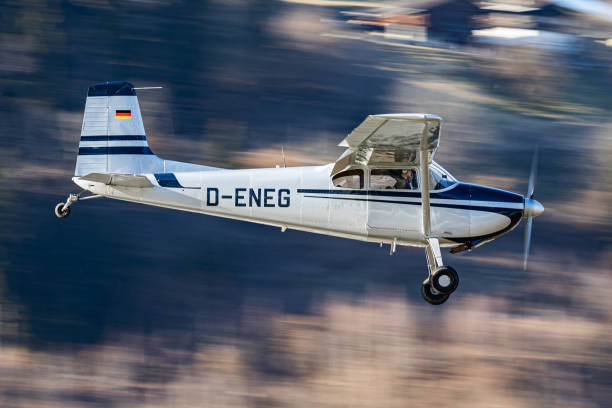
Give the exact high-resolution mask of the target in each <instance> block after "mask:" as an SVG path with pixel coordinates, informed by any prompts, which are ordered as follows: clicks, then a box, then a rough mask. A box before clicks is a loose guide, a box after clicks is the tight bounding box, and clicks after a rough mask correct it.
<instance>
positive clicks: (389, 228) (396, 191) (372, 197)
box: [368, 169, 421, 236]
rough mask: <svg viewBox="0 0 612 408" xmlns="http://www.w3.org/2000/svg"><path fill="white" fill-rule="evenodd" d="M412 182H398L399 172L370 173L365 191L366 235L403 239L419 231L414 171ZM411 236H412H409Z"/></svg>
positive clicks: (381, 171)
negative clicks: (366, 197)
mask: <svg viewBox="0 0 612 408" xmlns="http://www.w3.org/2000/svg"><path fill="white" fill-rule="evenodd" d="M410 171H411V172H414V173H413V174H414V175H413V177H414V181H413V182H412V183H410V182H407V181H406V180H405V179H404V178H402V169H372V170H371V171H370V180H369V181H370V183H369V189H368V231H369V233H370V234H373V235H396V236H403V235H406V234H407V233H408V234H409V233H410V232H415V231H420V229H421V205H420V203H421V198H420V197H421V194H420V191H419V189H418V188H419V185H420V183H419V182H418V171H417V170H416V169H410ZM409 235H412V234H409Z"/></svg>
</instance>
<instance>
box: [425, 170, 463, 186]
mask: <svg viewBox="0 0 612 408" xmlns="http://www.w3.org/2000/svg"><path fill="white" fill-rule="evenodd" d="M456 182H457V180H455V179H454V178H453V176H451V175H450V174H448V173H446V171H443V170H442V169H439V168H437V167H434V166H430V167H429V189H430V190H431V191H434V190H442V189H445V188H446V187H450V186H452V185H453V184H455V183H456Z"/></svg>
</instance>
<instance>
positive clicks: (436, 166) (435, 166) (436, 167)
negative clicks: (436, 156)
mask: <svg viewBox="0 0 612 408" xmlns="http://www.w3.org/2000/svg"><path fill="white" fill-rule="evenodd" d="M432 169H434V170H437V171H439V172H440V173H443V174H446V175H447V178H446V179H447V180H449V181H452V182H453V183H452V184H451V185H449V186H446V187H444V188H441V189H438V190H432V186H429V191H430V192H436V193H439V192H444V191H447V190H450V189H451V188H454V187H456V186H457V184H458V183H459V180H457V179H456V178H455V177H453V175H452V174H451V173H450V172H449V171H448V170H446V169H445V168H444V167H442V166H440V165H439V164H438V163H436V162H435V161H432V163H431V164H430V165H429V169H428V172H429V171H432ZM427 176H428V177H429V174H428V175H427Z"/></svg>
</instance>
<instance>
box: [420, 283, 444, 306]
mask: <svg viewBox="0 0 612 408" xmlns="http://www.w3.org/2000/svg"><path fill="white" fill-rule="evenodd" d="M421 295H422V296H423V299H425V301H427V303H429V304H431V305H441V304H442V303H444V302H446V301H447V300H448V297H449V295H443V294H441V293H435V292H434V291H433V290H432V289H431V285H430V283H429V279H427V280H425V282H423V285H422V286H421Z"/></svg>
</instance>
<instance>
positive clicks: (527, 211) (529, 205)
mask: <svg viewBox="0 0 612 408" xmlns="http://www.w3.org/2000/svg"><path fill="white" fill-rule="evenodd" d="M543 212H544V206H543V205H542V204H540V203H539V202H538V200H534V199H533V198H525V208H524V209H523V217H524V218H529V217H537V216H538V215H540V214H542V213H543Z"/></svg>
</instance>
